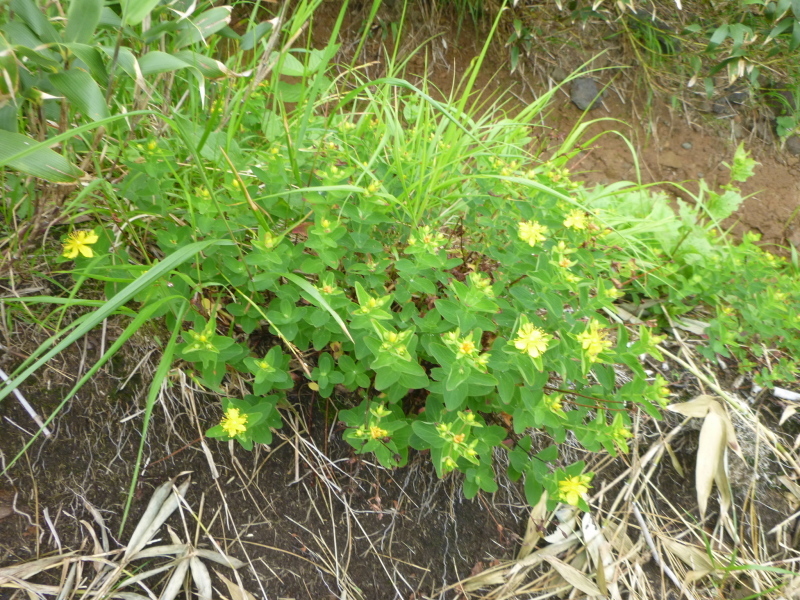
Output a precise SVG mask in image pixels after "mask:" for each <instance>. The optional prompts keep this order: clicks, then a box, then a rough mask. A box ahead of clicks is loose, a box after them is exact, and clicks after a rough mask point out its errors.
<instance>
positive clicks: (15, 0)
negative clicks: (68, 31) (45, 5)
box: [9, 0, 61, 47]
mask: <svg viewBox="0 0 800 600" xmlns="http://www.w3.org/2000/svg"><path fill="white" fill-rule="evenodd" d="M9 8H10V9H11V11H12V12H13V13H14V18H15V19H17V20H19V21H22V22H23V23H25V24H26V25H27V26H28V27H30V29H31V31H33V32H34V33H35V34H36V35H37V36H39V39H41V40H42V41H43V42H44V43H46V44H57V43H58V42H60V41H61V37H60V36H59V35H58V32H57V31H56V30H55V27H53V25H52V24H51V23H50V21H49V19H48V18H47V16H46V15H45V14H44V11H43V10H42V9H41V8H39V7H38V6H36V4H35V3H34V2H33V0H11V3H10V4H9ZM31 47H34V46H31Z"/></svg>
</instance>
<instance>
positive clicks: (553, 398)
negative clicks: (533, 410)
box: [543, 394, 566, 417]
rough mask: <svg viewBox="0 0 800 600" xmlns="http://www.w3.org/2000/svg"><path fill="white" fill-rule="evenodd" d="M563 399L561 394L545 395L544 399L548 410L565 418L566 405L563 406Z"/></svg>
mask: <svg viewBox="0 0 800 600" xmlns="http://www.w3.org/2000/svg"><path fill="white" fill-rule="evenodd" d="M561 399H562V396H561V394H545V395H544V398H543V400H544V405H545V406H546V407H547V410H549V411H550V412H551V413H554V414H556V415H559V416H561V417H563V416H566V415H565V413H564V405H563V404H562V402H561Z"/></svg>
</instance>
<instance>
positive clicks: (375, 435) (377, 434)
mask: <svg viewBox="0 0 800 600" xmlns="http://www.w3.org/2000/svg"><path fill="white" fill-rule="evenodd" d="M369 436H370V437H371V438H372V439H373V440H379V439H381V438H385V437H388V436H389V432H388V431H386V430H385V429H381V428H380V427H378V426H377V425H373V426H372V427H370V428H369Z"/></svg>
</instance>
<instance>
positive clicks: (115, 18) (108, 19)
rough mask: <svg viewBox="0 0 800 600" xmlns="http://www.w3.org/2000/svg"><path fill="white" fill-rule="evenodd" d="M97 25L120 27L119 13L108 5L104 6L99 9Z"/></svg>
mask: <svg viewBox="0 0 800 600" xmlns="http://www.w3.org/2000/svg"><path fill="white" fill-rule="evenodd" d="M98 25H100V26H102V27H111V28H112V29H119V28H120V27H122V19H120V18H119V15H118V14H117V13H115V12H114V11H113V10H111V9H110V8H109V7H108V6H104V7H103V8H102V10H101V11H100V21H99V23H98Z"/></svg>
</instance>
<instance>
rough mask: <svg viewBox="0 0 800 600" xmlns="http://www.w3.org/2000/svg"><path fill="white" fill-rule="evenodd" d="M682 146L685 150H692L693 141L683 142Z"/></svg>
mask: <svg viewBox="0 0 800 600" xmlns="http://www.w3.org/2000/svg"><path fill="white" fill-rule="evenodd" d="M681 148H683V149H684V150H691V149H692V142H683V143H682V144H681Z"/></svg>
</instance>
